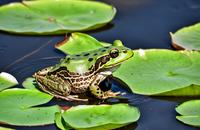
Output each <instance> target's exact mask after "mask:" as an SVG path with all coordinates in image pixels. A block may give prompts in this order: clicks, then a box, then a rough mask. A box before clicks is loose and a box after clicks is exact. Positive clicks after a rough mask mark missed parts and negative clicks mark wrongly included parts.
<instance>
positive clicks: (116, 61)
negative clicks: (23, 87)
mask: <svg viewBox="0 0 200 130" xmlns="http://www.w3.org/2000/svg"><path fill="white" fill-rule="evenodd" d="M132 56H133V52H132V50H130V49H128V48H126V47H124V46H122V45H120V46H119V45H113V46H107V47H102V48H100V49H97V50H94V51H89V52H84V53H80V54H75V55H68V56H66V57H65V58H64V59H61V60H60V62H59V63H58V64H56V65H55V66H51V67H47V68H45V69H42V70H40V71H38V72H36V73H35V74H34V77H35V79H36V82H37V83H38V85H39V87H40V89H42V90H43V91H45V92H47V93H49V94H51V95H53V96H55V97H57V98H62V99H65V100H68V101H71V100H81V99H79V98H77V97H73V96H72V95H71V93H74V94H79V93H85V92H86V91H90V92H91V93H92V94H93V95H94V96H95V97H96V98H99V99H107V98H109V97H115V96H116V95H117V94H119V93H114V92H111V91H106V92H103V91H102V90H101V89H100V88H99V84H100V83H101V82H102V81H103V80H104V79H105V78H106V77H107V76H109V75H111V74H112V72H113V68H115V67H116V66H118V65H120V64H121V63H122V62H124V61H125V60H127V59H129V58H130V57H132Z"/></svg>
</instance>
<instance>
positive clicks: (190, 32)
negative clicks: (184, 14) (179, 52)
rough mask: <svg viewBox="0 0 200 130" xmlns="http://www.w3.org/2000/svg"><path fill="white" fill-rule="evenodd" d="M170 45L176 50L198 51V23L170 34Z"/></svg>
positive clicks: (199, 31)
mask: <svg viewBox="0 0 200 130" xmlns="http://www.w3.org/2000/svg"><path fill="white" fill-rule="evenodd" d="M170 35H171V38H172V43H173V44H172V45H173V46H174V47H175V48H177V49H186V50H200V23H198V24H195V25H192V26H189V27H184V28H182V29H180V30H178V31H177V32H175V33H174V34H173V33H170Z"/></svg>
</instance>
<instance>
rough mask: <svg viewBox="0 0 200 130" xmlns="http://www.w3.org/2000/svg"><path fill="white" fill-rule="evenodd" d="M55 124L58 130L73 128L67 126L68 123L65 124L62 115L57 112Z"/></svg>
mask: <svg viewBox="0 0 200 130" xmlns="http://www.w3.org/2000/svg"><path fill="white" fill-rule="evenodd" d="M55 123H56V126H57V127H58V128H60V129H61V130H70V129H71V127H69V126H67V123H65V122H64V119H63V118H62V115H61V113H59V112H57V113H56V114H55Z"/></svg>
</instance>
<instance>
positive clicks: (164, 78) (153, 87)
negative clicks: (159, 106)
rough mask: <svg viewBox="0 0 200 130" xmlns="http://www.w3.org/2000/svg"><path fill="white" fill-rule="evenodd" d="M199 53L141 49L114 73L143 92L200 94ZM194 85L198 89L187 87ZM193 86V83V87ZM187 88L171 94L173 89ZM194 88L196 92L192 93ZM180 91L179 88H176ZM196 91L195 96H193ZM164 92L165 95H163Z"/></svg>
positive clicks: (131, 86) (136, 91) (132, 88)
mask: <svg viewBox="0 0 200 130" xmlns="http://www.w3.org/2000/svg"><path fill="white" fill-rule="evenodd" d="M199 66H200V52H195V51H179V52H177V51H171V50H162V49H160V50H159V49H157V50H155V49H152V50H138V51H135V55H134V57H133V58H131V59H130V60H128V61H127V62H125V63H123V64H122V65H121V67H120V68H119V69H118V70H117V71H116V72H114V76H115V77H117V78H119V79H121V80H122V81H124V82H125V83H127V84H128V86H129V87H130V88H131V90H132V91H133V92H135V93H138V94H144V95H157V94H159V95H162V93H165V92H168V94H167V95H174V96H185V95H187V96H188V95H189V96H197V95H200V86H199V85H200V75H199V74H200V67H199ZM192 84H195V86H196V87H195V89H196V90H193V89H192V88H191V89H188V88H187V87H188V86H191V85H192ZM191 87H192V86H191ZM184 88H187V89H188V91H183V90H181V91H182V93H181V91H180V92H179V93H178V95H176V93H172V94H170V91H174V90H178V89H179V90H180V89H184ZM193 91H195V93H194V92H193ZM176 92H177V91H176ZM194 94H195V95H194ZM163 95H165V94H163Z"/></svg>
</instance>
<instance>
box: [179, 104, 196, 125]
mask: <svg viewBox="0 0 200 130" xmlns="http://www.w3.org/2000/svg"><path fill="white" fill-rule="evenodd" d="M176 111H177V112H178V113H179V114H181V116H176V118H177V119H178V120H180V121H182V122H183V123H185V124H188V125H193V126H197V127H200V100H191V101H187V102H184V103H182V104H181V105H179V106H178V107H176Z"/></svg>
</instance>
